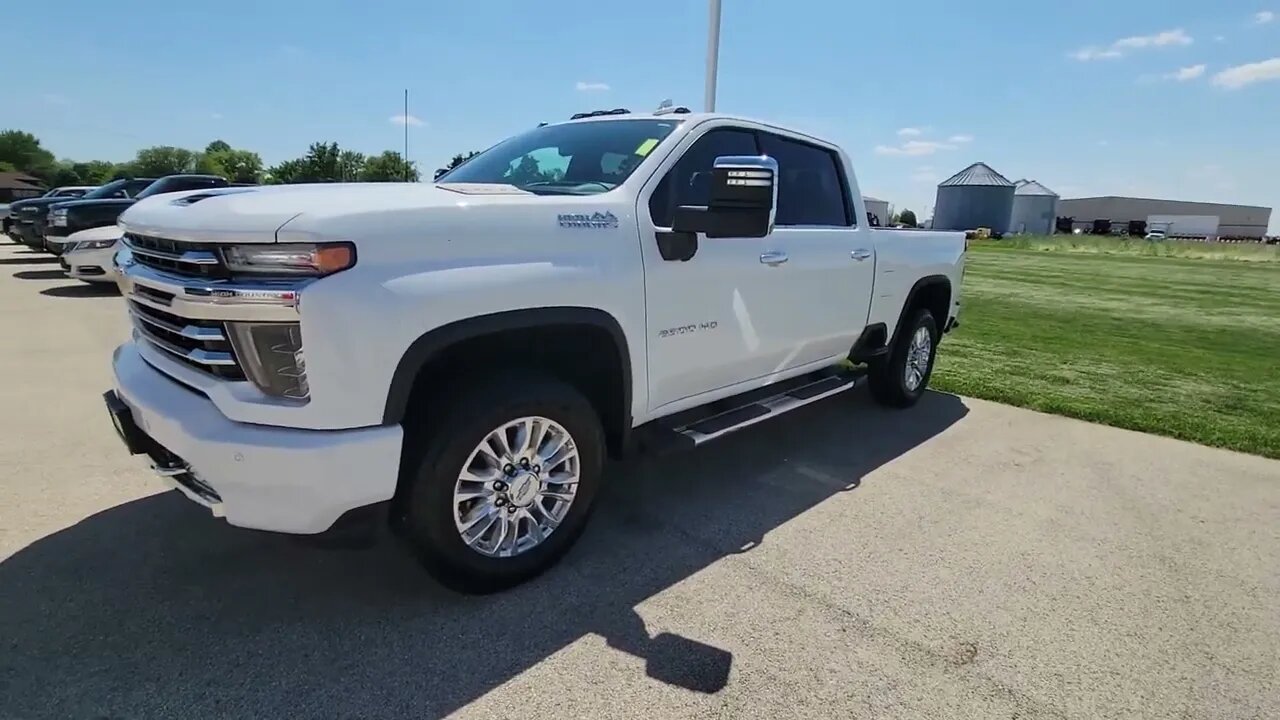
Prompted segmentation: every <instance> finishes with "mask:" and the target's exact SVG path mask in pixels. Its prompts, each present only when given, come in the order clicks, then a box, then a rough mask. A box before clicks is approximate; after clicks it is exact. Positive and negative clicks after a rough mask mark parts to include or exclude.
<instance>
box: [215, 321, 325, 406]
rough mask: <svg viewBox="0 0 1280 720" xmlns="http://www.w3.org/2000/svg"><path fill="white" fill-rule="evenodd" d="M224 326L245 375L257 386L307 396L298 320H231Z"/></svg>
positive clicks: (276, 393)
mask: <svg viewBox="0 0 1280 720" xmlns="http://www.w3.org/2000/svg"><path fill="white" fill-rule="evenodd" d="M227 327H228V329H230V331H231V347H232V348H233V349H234V350H235V352H236V358H238V359H239V360H240V366H241V368H243V369H244V374H245V377H247V378H249V380H251V381H252V382H253V384H254V385H257V386H258V389H259V390H262V392H264V393H266V394H268V395H274V396H276V397H284V398H291V399H293V400H306V399H308V397H309V396H310V395H311V389H310V387H308V385H307V364H306V361H305V360H304V359H303V357H302V327H301V326H300V325H299V324H298V323H243V322H230V323H227Z"/></svg>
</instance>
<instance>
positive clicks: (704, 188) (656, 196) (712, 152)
mask: <svg viewBox="0 0 1280 720" xmlns="http://www.w3.org/2000/svg"><path fill="white" fill-rule="evenodd" d="M759 154H760V150H759V148H758V147H757V146H756V134H755V133H754V132H752V131H750V130H738V129H732V128H718V129H715V130H711V131H710V132H708V133H707V134H706V135H703V136H702V137H700V138H698V140H697V142H695V143H694V144H693V146H692V147H690V148H689V149H688V151H686V152H685V154H684V155H683V156H682V157H681V158H680V160H679V161H678V162H677V163H676V164H675V167H673V168H671V170H670V171H669V172H668V173H667V174H666V176H665V177H663V178H662V182H660V183H658V187H657V188H655V189H654V191H653V195H652V196H651V197H650V198H649V214H650V215H651V216H652V218H653V224H654V226H656V227H671V221H672V216H673V215H674V214H675V209H676V208H677V207H679V206H681V205H706V204H707V203H709V202H710V201H711V167H712V165H714V164H715V161H716V158H718V157H721V156H723V155H759Z"/></svg>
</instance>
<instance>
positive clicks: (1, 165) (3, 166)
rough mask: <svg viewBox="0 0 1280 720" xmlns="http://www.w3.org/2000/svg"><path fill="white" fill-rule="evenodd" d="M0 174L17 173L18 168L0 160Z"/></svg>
mask: <svg viewBox="0 0 1280 720" xmlns="http://www.w3.org/2000/svg"><path fill="white" fill-rule="evenodd" d="M0 172H18V166H17V165H14V164H13V163H11V162H9V161H7V160H0Z"/></svg>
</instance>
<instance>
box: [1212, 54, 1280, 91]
mask: <svg viewBox="0 0 1280 720" xmlns="http://www.w3.org/2000/svg"><path fill="white" fill-rule="evenodd" d="M1267 80H1280V57H1274V58H1271V59H1270V60H1263V61H1262V62H1256V63H1248V64H1246V65H1237V66H1235V67H1229V68H1227V69H1226V70H1223V71H1222V72H1220V73H1218V74H1217V75H1214V76H1213V84H1214V85H1217V86H1218V87H1224V88H1226V89H1228V90H1239V89H1240V88H1242V87H1245V86H1246V85H1252V84H1254V83H1258V82H1265V81H1267Z"/></svg>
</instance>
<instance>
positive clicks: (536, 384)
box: [392, 372, 605, 594]
mask: <svg viewBox="0 0 1280 720" xmlns="http://www.w3.org/2000/svg"><path fill="white" fill-rule="evenodd" d="M450 395H451V398H452V399H451V400H445V401H444V404H443V407H442V409H441V411H440V412H438V413H432V414H431V418H430V419H429V420H427V421H425V422H424V423H422V424H420V425H418V426H416V427H413V426H410V427H406V428H405V449H406V450H405V451H406V453H410V452H412V451H411V448H412V447H413V446H414V445H415V444H417V448H416V449H417V450H419V452H416V453H413V454H412V455H409V456H408V457H407V459H406V462H405V463H404V468H403V469H402V473H405V475H404V476H403V478H402V483H403V486H402V489H401V492H400V493H399V495H398V497H397V499H396V501H395V502H394V503H393V507H392V513H393V518H392V524H393V527H394V528H395V530H396V532H397V534H398V535H400V536H401V537H402V538H403V539H404V540H406V541H407V542H408V543H409V545H410V546H411V548H412V549H413V550H414V552H415V554H416V555H417V556H418V559H419V560H420V561H421V562H422V564H423V566H425V567H426V569H427V571H428V572H429V573H430V574H431V575H432V577H434V578H435V579H436V580H438V581H439V582H440V583H441V584H443V585H445V586H446V587H449V588H451V589H453V590H456V591H458V592H463V593H474V594H482V593H491V592H497V591H499V590H504V589H507V588H510V587H513V586H515V585H519V584H520V583H523V582H526V581H528V580H530V579H532V578H534V577H536V576H537V575H539V574H541V573H542V572H544V571H546V570H547V569H549V568H550V567H552V566H553V565H555V564H556V562H558V561H559V560H560V558H561V557H562V556H563V555H564V554H565V553H566V552H568V550H569V548H570V547H571V546H572V545H573V543H574V541H576V540H577V539H578V536H579V535H581V534H582V531H583V530H584V529H585V528H586V524H587V519H588V517H589V516H590V514H591V510H592V505H593V501H594V500H595V494H596V490H597V489H598V487H599V484H600V474H601V467H602V465H603V461H604V453H605V443H604V431H603V429H602V428H601V426H600V418H599V416H598V415H597V414H596V412H595V409H594V408H593V407H592V406H591V403H590V402H589V401H588V400H587V399H586V398H585V397H583V396H582V394H581V393H580V392H578V391H577V389H575V388H574V387H573V386H571V385H568V384H567V383H564V382H561V381H559V380H556V379H554V378H551V377H547V376H545V375H535V374H531V373H523V372H521V373H512V372H503V373H502V375H501V376H500V377H499V376H496V375H495V376H490V377H489V378H487V379H484V380H477V381H472V382H467V383H463V384H461V386H459V387H458V388H456V389H455V390H454V392H452V393H450ZM528 416H541V417H545V418H547V419H549V420H552V421H554V422H556V423H559V424H560V425H561V426H562V427H563V428H564V429H565V430H567V431H568V433H569V435H570V436H571V437H572V439H573V442H574V444H575V445H576V446H577V449H578V457H579V462H580V465H579V468H580V476H579V481H578V489H577V493H576V494H575V497H574V500H573V504H572V505H571V506H570V507H569V510H568V513H567V514H566V515H565V517H564V519H563V520H562V521H561V523H560V524H559V525H558V526H557V527H556V528H555V530H554V531H552V532H551V533H550V534H549V535H548V536H547V537H546V539H545V540H543V541H542V542H541V543H540V544H538V545H536V546H534V547H532V548H530V549H528V550H526V551H524V552H522V553H519V554H517V555H514V556H511V557H492V556H489V555H485V554H483V553H481V552H479V551H477V550H474V549H472V548H470V547H468V546H467V544H466V542H465V541H463V539H462V537H461V535H460V534H459V532H458V529H457V527H456V525H455V522H454V515H453V513H454V506H453V490H454V485H455V483H456V482H457V479H458V473H459V472H461V470H462V469H463V465H464V464H465V463H466V462H467V459H468V457H469V456H470V455H471V452H472V451H473V450H475V448H476V447H477V446H478V445H479V444H480V442H481V441H482V440H483V439H484V438H485V436H486V435H488V434H489V433H490V432H492V431H493V430H494V429H496V428H499V427H501V426H502V425H504V424H506V423H508V422H510V421H512V420H515V419H517V418H521V417H528Z"/></svg>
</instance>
